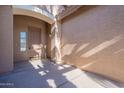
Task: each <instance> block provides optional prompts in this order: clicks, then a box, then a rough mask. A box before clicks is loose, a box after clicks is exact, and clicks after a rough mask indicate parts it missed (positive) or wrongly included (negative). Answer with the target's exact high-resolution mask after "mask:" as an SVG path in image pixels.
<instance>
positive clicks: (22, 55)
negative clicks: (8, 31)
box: [14, 15, 47, 61]
mask: <svg viewBox="0 0 124 93" xmlns="http://www.w3.org/2000/svg"><path fill="white" fill-rule="evenodd" d="M28 27H36V28H40V29H41V43H42V44H43V45H46V44H47V43H46V42H47V41H46V32H47V31H46V23H45V22H44V21H42V20H39V19H35V18H32V17H28V16H17V15H16V16H14V61H21V60H27V59H28V58H29V57H28V52H20V50H19V49H20V48H19V32H21V31H25V32H28ZM27 42H28V41H27ZM27 49H28V45H27ZM42 56H43V57H44V56H45V50H44V53H43V55H42Z"/></svg>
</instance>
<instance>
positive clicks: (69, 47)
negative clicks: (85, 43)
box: [62, 44, 76, 57]
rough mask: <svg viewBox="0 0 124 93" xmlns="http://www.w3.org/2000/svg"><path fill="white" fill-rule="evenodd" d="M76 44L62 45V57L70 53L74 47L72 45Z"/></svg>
mask: <svg viewBox="0 0 124 93" xmlns="http://www.w3.org/2000/svg"><path fill="white" fill-rule="evenodd" d="M75 46H76V44H66V45H65V46H64V47H63V51H62V52H63V53H62V57H64V56H65V55H70V54H71V53H72V51H73V49H74V47H75Z"/></svg>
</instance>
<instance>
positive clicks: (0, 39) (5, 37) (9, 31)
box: [0, 6, 13, 73]
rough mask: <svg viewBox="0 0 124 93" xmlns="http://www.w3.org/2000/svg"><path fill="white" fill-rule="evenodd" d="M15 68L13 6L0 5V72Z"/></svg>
mask: <svg viewBox="0 0 124 93" xmlns="http://www.w3.org/2000/svg"><path fill="white" fill-rule="evenodd" d="M12 69H13V15H12V8H11V6H0V73H2V72H8V71H11V70H12Z"/></svg>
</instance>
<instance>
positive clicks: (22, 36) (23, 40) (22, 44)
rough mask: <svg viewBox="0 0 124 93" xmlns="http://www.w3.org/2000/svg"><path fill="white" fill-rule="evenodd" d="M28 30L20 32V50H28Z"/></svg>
mask: <svg viewBox="0 0 124 93" xmlns="http://www.w3.org/2000/svg"><path fill="white" fill-rule="evenodd" d="M26 38H27V35H26V32H20V51H22V52H24V51H26Z"/></svg>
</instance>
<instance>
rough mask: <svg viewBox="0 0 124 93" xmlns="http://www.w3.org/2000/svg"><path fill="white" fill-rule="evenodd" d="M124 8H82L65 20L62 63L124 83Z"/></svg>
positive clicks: (63, 25) (63, 21) (63, 22)
mask: <svg viewBox="0 0 124 93" xmlns="http://www.w3.org/2000/svg"><path fill="white" fill-rule="evenodd" d="M123 11H124V6H82V7H81V8H80V9H79V10H78V11H76V12H75V13H73V14H72V15H70V16H68V17H66V18H64V19H63V20H62V46H61V49H62V60H63V61H64V62H66V63H69V64H73V65H75V66H77V67H79V68H81V69H83V70H86V71H91V72H94V73H98V74H101V75H104V76H107V77H110V78H112V79H115V80H118V81H121V82H124V31H123V30H124V12H123Z"/></svg>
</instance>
